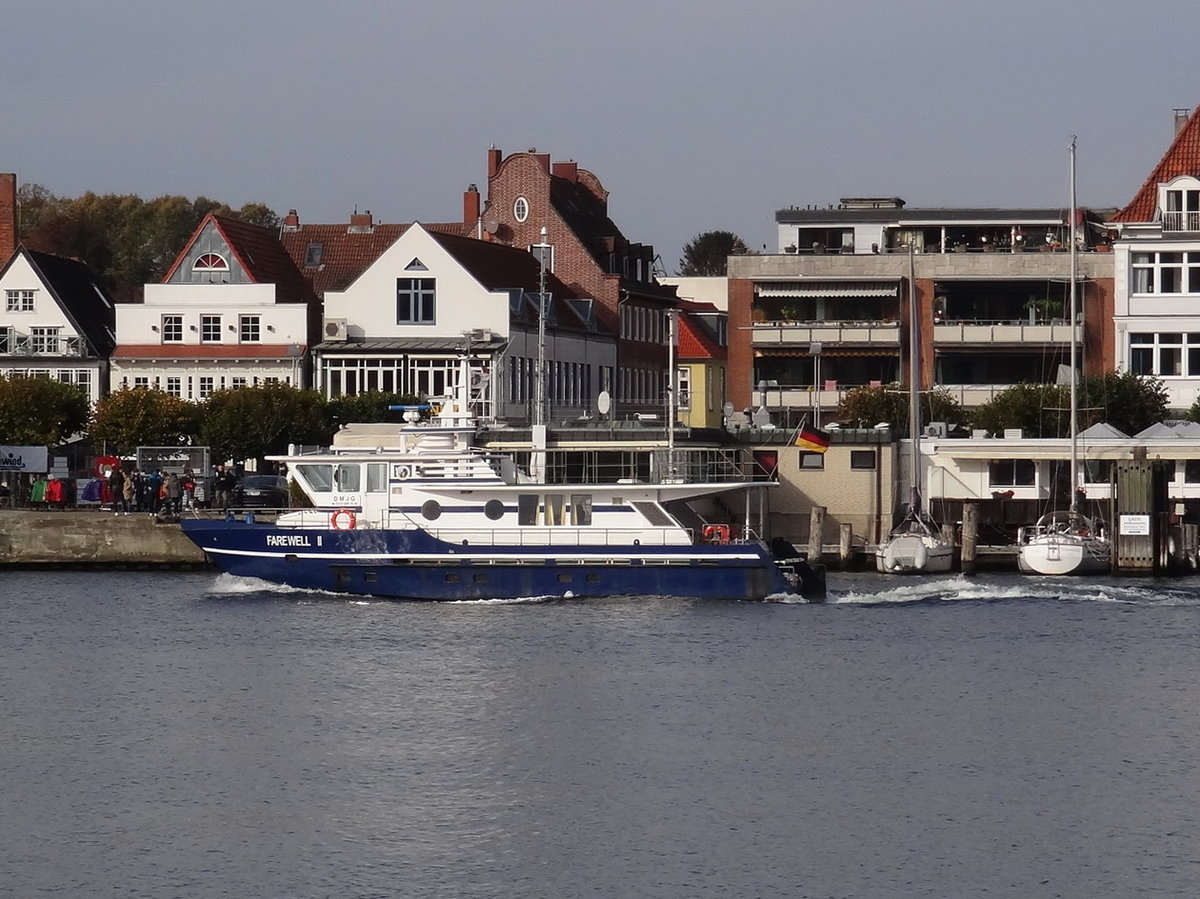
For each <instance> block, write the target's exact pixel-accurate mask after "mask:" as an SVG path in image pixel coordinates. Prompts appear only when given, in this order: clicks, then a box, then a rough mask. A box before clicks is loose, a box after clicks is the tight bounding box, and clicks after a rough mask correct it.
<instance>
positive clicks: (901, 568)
mask: <svg viewBox="0 0 1200 899" xmlns="http://www.w3.org/2000/svg"><path fill="white" fill-rule="evenodd" d="M913 254H914V250H913V245H912V243H911V242H910V243H909V245H908V303H909V322H910V327H909V332H908V367H909V372H908V423H909V431H910V433H911V436H912V460H911V464H910V465H909V500H908V511H907V512H906V513H905V515H904V519H903V520H902V521H901V522H900V524H898V525H897V526H896V527H895V528H893V529H892V532H891V533H890V534H888V537H887V539H886V540H884V541H883V543H881V544H879V548H878V549H877V550H876V551H875V570H876V571H878V572H880V573H882V574H919V573H922V572H930V573H937V572H942V571H949V570H950V569H951V567H952V566H953V564H954V544H953V543H952V542H950V541H947V540H946V539H945V538H944V537H943V536H942V532H941V529H940V528H939V527H938V525H937V522H935V521H934V520H933V519H932V518H930V517H929V514H928V513H926V512H925V511H924V510H923V509H922V507H921V402H920V400H921V394H920V390H919V388H920V383H921V382H920V377H921V369H920V365H919V358H920V355H919V344H918V340H917V338H918V333H919V326H918V319H917V299H916V294H917V291H916V284H917V281H916V262H915V256H914V255H913Z"/></svg>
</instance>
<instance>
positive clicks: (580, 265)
mask: <svg viewBox="0 0 1200 899" xmlns="http://www.w3.org/2000/svg"><path fill="white" fill-rule="evenodd" d="M487 174H488V182H487V185H488V187H487V200H486V202H481V198H480V196H479V193H478V191H477V190H475V189H474V188H472V189H469V190H468V191H467V192H466V195H465V198H464V224H465V225H466V226H467V227H468V228H469V229H470V230H471V231H472V233H473V234H474V235H475V236H476V237H479V238H481V239H483V240H491V241H496V242H499V243H503V244H507V245H510V246H514V247H519V248H522V249H534V248H535V247H537V246H538V245H540V244H541V243H542V239H543V238H542V229H543V228H544V229H545V242H546V243H547V244H548V245H549V252H548V255H549V259H550V268H551V271H552V272H553V274H554V275H555V276H556V277H557V278H558V280H559V281H561V282H562V283H563V284H565V285H566V286H567V287H568V288H569V289H570V290H571V291H572V292H573V293H574V294H575V295H577V296H580V297H588V298H591V299H593V300H594V301H595V304H596V318H597V321H598V322H599V324H600V325H601V326H602V327H603V328H605V329H607V330H610V331H613V332H614V333H616V334H617V335H618V342H617V370H616V373H615V377H614V381H615V383H613V384H604V385H602V386H603V388H604V389H606V390H608V391H609V392H610V393H611V394H612V396H613V399H614V400H615V404H614V413H615V414H616V415H617V416H620V417H624V416H627V415H630V414H633V413H635V412H662V411H664V409H663V406H664V403H665V402H666V390H665V388H666V384H667V365H668V352H667V315H666V312H667V310H668V309H671V308H673V307H674V306H675V304H676V299H675V291H674V288H668V287H665V286H663V285H661V284H659V283H658V281H657V279H656V278H655V276H654V248H653V247H652V246H649V245H646V244H639V243H634V242H632V241H630V240H628V239H626V237H625V236H624V235H623V234H622V233H621V230H620V228H618V227H617V225H616V224H615V223H614V222H613V221H612V219H611V218H609V216H608V191H606V190H605V189H604V186H603V184H601V183H600V179H599V178H597V177H596V176H595V175H594V174H592V173H591V172H589V171H587V170H586V169H582V168H580V167H579V166H578V165H577V164H576V163H574V162H555V163H551V160H550V154H548V153H538V152H537V151H535V150H530V151H528V152H523V153H512V154H510V155H509V156H507V157H506V156H504V154H503V152H502V151H501V150H498V149H495V148H492V149H490V150H488V153H487Z"/></svg>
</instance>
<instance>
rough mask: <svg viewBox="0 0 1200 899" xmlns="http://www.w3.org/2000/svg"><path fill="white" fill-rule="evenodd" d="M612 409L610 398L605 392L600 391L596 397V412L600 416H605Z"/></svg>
mask: <svg viewBox="0 0 1200 899" xmlns="http://www.w3.org/2000/svg"><path fill="white" fill-rule="evenodd" d="M611 408H612V397H611V396H609V393H608V391H607V390H601V391H600V395H599V396H597V397H596V411H597V412H599V413H600V414H601V415H607V414H608V412H609V410H610V409H611Z"/></svg>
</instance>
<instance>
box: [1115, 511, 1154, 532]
mask: <svg viewBox="0 0 1200 899" xmlns="http://www.w3.org/2000/svg"><path fill="white" fill-rule="evenodd" d="M1117 526H1118V528H1119V533H1120V534H1121V536H1123V537H1149V536H1150V516H1149V515H1122V516H1120V521H1119V522H1118V525H1117Z"/></svg>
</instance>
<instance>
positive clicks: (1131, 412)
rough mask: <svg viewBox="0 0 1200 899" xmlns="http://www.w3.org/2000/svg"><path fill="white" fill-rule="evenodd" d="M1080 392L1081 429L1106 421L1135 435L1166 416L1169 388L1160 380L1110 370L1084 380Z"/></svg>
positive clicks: (1122, 430) (1126, 432) (1120, 429)
mask: <svg viewBox="0 0 1200 899" xmlns="http://www.w3.org/2000/svg"><path fill="white" fill-rule="evenodd" d="M1063 389H1064V390H1066V389H1067V388H1063ZM1078 393H1079V426H1080V428H1086V427H1090V426H1091V425H1093V424H1095V423H1096V422H1100V421H1103V422H1107V423H1108V424H1110V425H1112V426H1113V427H1114V428H1116V429H1117V430H1119V431H1121V432H1123V433H1125V434H1129V435H1130V436H1132V435H1134V434H1136V433H1138V432H1139V431H1144V430H1145V429H1146V428H1148V427H1150V425H1152V424H1156V423H1158V422H1160V421H1162V420H1163V419H1164V418H1166V417H1167V401H1168V394H1167V388H1166V385H1165V384H1163V382H1162V381H1161V380H1159V379H1158V378H1153V377H1146V376H1143V375H1135V374H1134V373H1133V372H1129V371H1123V372H1112V371H1110V372H1105V373H1104V374H1102V375H1089V376H1088V377H1086V378H1084V379H1083V381H1082V383H1081V384H1080V385H1079V391H1078Z"/></svg>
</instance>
